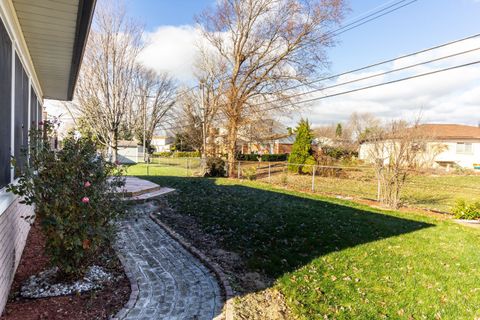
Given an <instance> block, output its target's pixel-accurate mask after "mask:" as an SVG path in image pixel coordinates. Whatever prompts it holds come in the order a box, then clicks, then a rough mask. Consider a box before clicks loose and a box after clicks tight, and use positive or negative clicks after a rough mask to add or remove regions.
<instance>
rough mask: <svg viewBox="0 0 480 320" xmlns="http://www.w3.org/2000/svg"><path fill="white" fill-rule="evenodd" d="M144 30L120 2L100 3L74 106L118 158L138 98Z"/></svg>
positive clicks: (113, 155)
mask: <svg viewBox="0 0 480 320" xmlns="http://www.w3.org/2000/svg"><path fill="white" fill-rule="evenodd" d="M141 49H142V29H141V28H140V27H139V25H138V24H136V23H135V22H133V21H132V20H131V19H129V18H128V17H127V16H126V12H125V7H124V6H123V5H121V4H119V3H117V2H113V1H112V2H104V3H102V4H101V5H99V6H98V8H97V11H96V15H95V17H94V23H93V25H92V30H91V31H90V36H89V39H88V42H87V47H86V51H85V55H84V59H83V64H82V69H81V72H80V75H79V79H78V84H77V90H76V95H75V98H76V100H75V103H74V108H75V109H76V111H77V113H80V114H81V115H83V116H84V118H85V121H86V122H87V123H88V125H89V126H90V127H91V129H92V130H93V132H94V133H95V134H96V136H97V137H98V138H99V142H100V143H101V144H103V145H105V146H106V147H107V149H108V154H109V155H111V156H112V160H113V161H115V160H116V158H117V141H118V138H119V131H120V128H121V124H122V122H123V121H125V117H126V115H127V114H128V112H129V110H130V108H131V106H132V105H133V103H134V98H135V94H134V91H135V86H134V85H135V81H134V80H135V72H136V68H137V63H136V59H137V57H138V54H139V52H140V50H141Z"/></svg>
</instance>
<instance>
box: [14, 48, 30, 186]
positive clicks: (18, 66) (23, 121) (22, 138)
mask: <svg viewBox="0 0 480 320" xmlns="http://www.w3.org/2000/svg"><path fill="white" fill-rule="evenodd" d="M29 90H30V89H29V87H28V77H27V74H26V73H25V70H24V69H23V65H22V63H21V62H20V59H19V58H18V56H17V55H15V124H14V125H15V132H14V134H15V149H14V150H15V154H14V156H15V161H16V167H15V177H16V176H17V175H18V171H21V170H22V169H23V168H24V167H25V162H26V161H25V159H26V158H25V152H24V150H26V148H27V144H28V112H29V105H28V93H29Z"/></svg>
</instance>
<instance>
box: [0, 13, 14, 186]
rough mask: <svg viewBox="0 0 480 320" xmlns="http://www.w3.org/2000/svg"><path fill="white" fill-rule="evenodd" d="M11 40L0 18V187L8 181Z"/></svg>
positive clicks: (10, 112) (10, 127) (10, 114)
mask: <svg viewBox="0 0 480 320" xmlns="http://www.w3.org/2000/svg"><path fill="white" fill-rule="evenodd" d="M11 99H12V42H11V41H10V37H9V36H8V33H7V30H6V29H5V25H4V24H3V23H2V20H1V19H0V188H3V187H4V186H6V185H7V184H8V183H10V155H11V149H10V147H11V133H12V126H11V117H12V111H11V109H12V100H11Z"/></svg>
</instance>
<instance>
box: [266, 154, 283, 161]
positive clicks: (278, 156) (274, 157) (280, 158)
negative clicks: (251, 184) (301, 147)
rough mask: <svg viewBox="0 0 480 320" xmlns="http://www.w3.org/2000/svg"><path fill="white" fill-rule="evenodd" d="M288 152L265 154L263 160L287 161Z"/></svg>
mask: <svg viewBox="0 0 480 320" xmlns="http://www.w3.org/2000/svg"><path fill="white" fill-rule="evenodd" d="M287 159H288V154H286V153H278V154H264V155H262V161H271V162H275V161H287Z"/></svg>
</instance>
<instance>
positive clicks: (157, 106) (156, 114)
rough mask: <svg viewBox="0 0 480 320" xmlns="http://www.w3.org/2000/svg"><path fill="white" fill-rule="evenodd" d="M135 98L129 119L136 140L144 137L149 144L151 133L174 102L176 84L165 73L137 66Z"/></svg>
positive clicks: (165, 116) (164, 118) (148, 144)
mask: <svg viewBox="0 0 480 320" xmlns="http://www.w3.org/2000/svg"><path fill="white" fill-rule="evenodd" d="M134 87H135V91H134V92H135V100H134V104H133V106H132V110H131V114H132V119H131V120H130V121H131V122H132V125H133V130H134V132H135V137H136V138H137V139H138V141H143V139H144V138H145V142H146V147H149V146H150V143H151V140H152V138H153V135H154V133H155V131H156V130H157V129H160V128H159V127H160V124H161V123H162V122H163V121H166V118H167V116H168V113H169V111H171V109H172V107H173V106H174V104H175V96H176V85H175V82H174V81H173V79H172V78H171V77H170V76H169V75H168V74H166V73H162V74H157V73H156V72H155V71H153V70H150V69H147V68H145V67H141V66H139V67H138V68H137V71H136V73H135V85H134Z"/></svg>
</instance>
